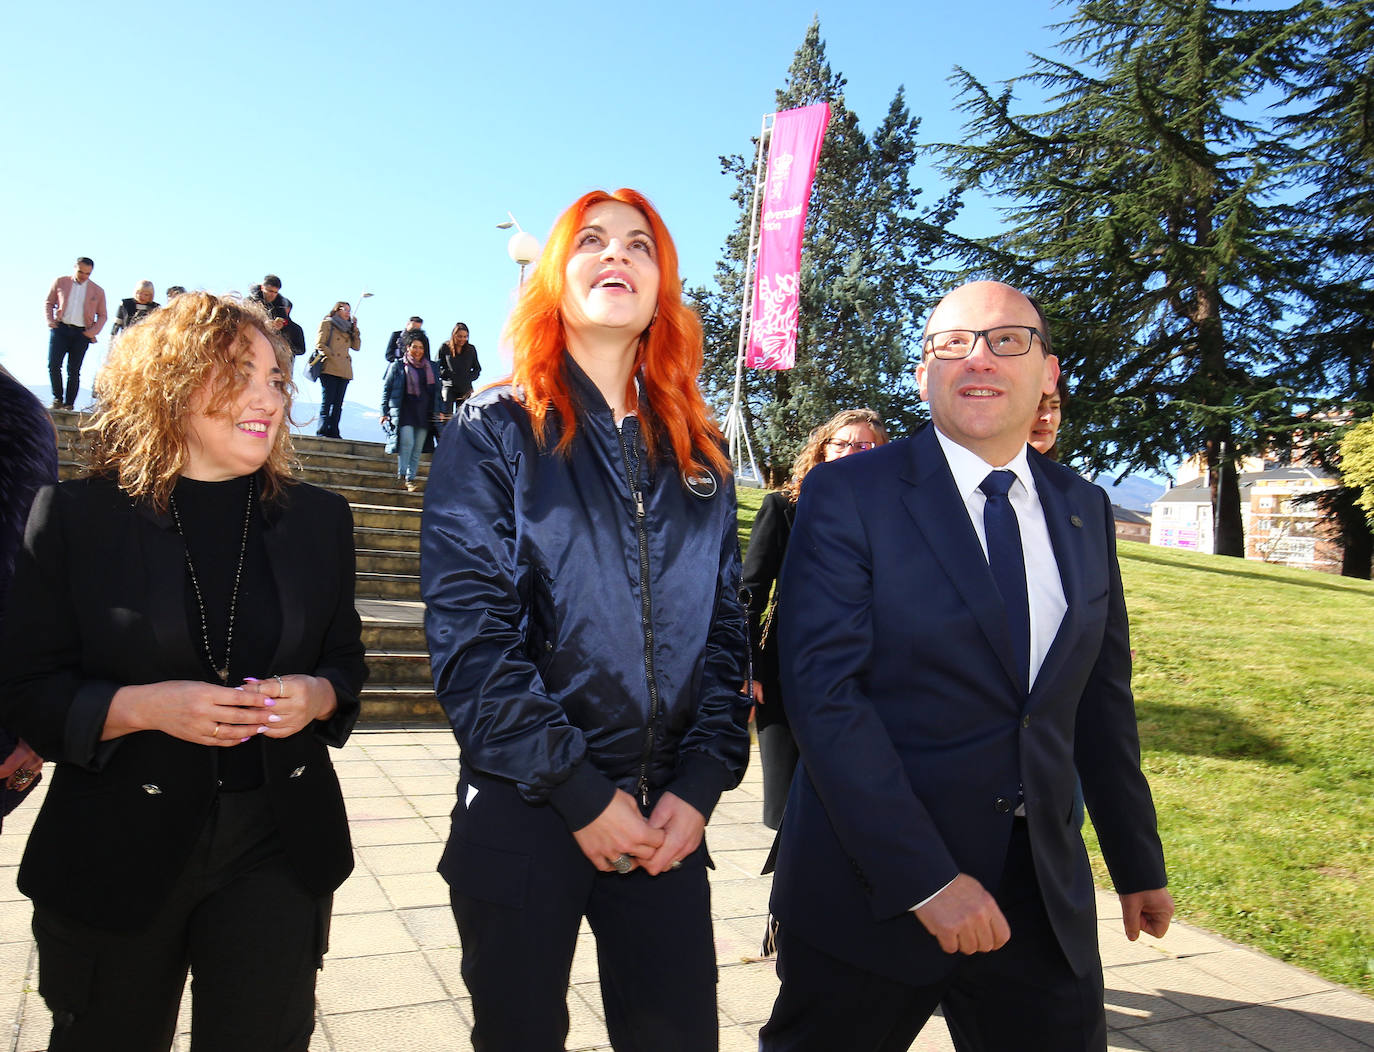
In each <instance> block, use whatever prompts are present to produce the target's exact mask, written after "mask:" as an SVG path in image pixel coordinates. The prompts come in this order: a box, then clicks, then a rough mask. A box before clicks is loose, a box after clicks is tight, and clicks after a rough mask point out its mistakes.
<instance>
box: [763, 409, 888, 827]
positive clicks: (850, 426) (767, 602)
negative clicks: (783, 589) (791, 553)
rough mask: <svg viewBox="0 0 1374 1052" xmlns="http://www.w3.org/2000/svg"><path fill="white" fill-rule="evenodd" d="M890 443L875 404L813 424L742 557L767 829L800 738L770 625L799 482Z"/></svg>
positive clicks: (779, 806)
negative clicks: (790, 721)
mask: <svg viewBox="0 0 1374 1052" xmlns="http://www.w3.org/2000/svg"><path fill="white" fill-rule="evenodd" d="M886 442H887V429H886V428H884V427H883V422H882V418H881V417H879V416H878V414H877V413H875V412H874V411H873V410H872V409H845V410H843V411H841V412H839V413H836V414H835V415H834V416H832V417H831V418H830V419H829V420H827V421H826V422H825V423H823V424H821V425H820V426H819V427H816V428H814V429H813V430H812V432H811V434H810V435H808V436H807V439H806V445H804V446H802V449H801V452H800V453H798V454H797V457H796V459H795V460H794V461H793V462H792V476H791V478H789V479H788V480H787V484H786V485H785V486H783V488H782V489H781V490H779V491H777V492H774V493H770V494H768V496H766V497H764V498H763V504H762V505H761V506H760V507H759V513H758V515H757V516H756V517H755V519H754V527H753V529H752V530H751V531H750V533H749V551H748V553H747V556H746V558H745V560H744V588H745V590H746V592H745V594H746V602H747V603H748V606H749V641H750V644H751V645H752V647H753V653H754V702H755V704H756V705H757V708H756V709H755V710H754V725H755V726H756V727H757V728H758V735H759V761H760V763H761V765H762V767H763V822H764V825H766V826H768V828H769V829H777V828H778V826H779V825H780V824H781V823H782V811H783V805H785V804H786V803H787V791H788V789H789V788H790V787H791V785H792V773H793V771H795V770H796V767H797V745H796V742H794V741H793V740H792V731H791V729H790V728H789V727H788V725H787V713H786V712H785V711H784V708H783V703H782V697H781V693H780V689H779V679H778V652H777V639H776V637H775V635H774V634H773V632H772V631H771V627H772V623H773V615H774V610H775V608H776V602H777V597H776V596H774V594H773V588H774V585H775V584H776V583H777V580H778V574H779V573H780V572H781V571H782V560H783V556H784V555H786V554H787V540H788V537H790V536H791V533H792V520H793V519H794V518H795V517H796V514H797V498H798V497H799V496H800V495H801V487H802V482H803V481H805V479H806V476H807V475H808V474H809V473H810V471H811V469H812V468H814V467H815V466H816V465H817V464H823V463H825V462H826V461H829V460H839V459H840V458H841V457H847V456H849V454H851V453H861V452H863V451H865V450H869V449H872V448H873V447H874V446H881V445H883V444H885V443H886Z"/></svg>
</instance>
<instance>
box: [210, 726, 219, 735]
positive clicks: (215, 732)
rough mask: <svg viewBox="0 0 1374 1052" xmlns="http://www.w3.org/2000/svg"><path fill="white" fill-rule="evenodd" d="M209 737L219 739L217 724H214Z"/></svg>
mask: <svg viewBox="0 0 1374 1052" xmlns="http://www.w3.org/2000/svg"><path fill="white" fill-rule="evenodd" d="M210 737H212V738H218V737H219V724H218V723H216V724H215V729H214V730H213V731H211V732H210Z"/></svg>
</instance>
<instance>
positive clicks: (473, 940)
mask: <svg viewBox="0 0 1374 1052" xmlns="http://www.w3.org/2000/svg"><path fill="white" fill-rule="evenodd" d="M707 861H708V860H707V855H706V849H705V845H704V844H703V845H702V846H701V847H700V848H698V849H697V850H696V851H695V852H694V853H693V854H692V855H690V856H689V857H688V858H686V859H684V860H683V863H682V868H681V869H678V870H671V871H669V872H667V873H663V874H660V875H659V876H657V877H651V876H649V875H648V874H647V873H645V872H644V871H643V870H640V869H636V870H634V871H633V872H631V873H628V874H624V875H621V874H619V873H602V872H600V871H599V870H597V869H596V867H595V866H593V865H592V864H591V863H590V862H589V861H587V859H586V857H585V856H584V855H583V854H582V852H581V850H580V849H579V848H578V846H577V842H576V841H575V840H574V839H573V836H572V834H571V833H570V832H569V831H568V828H567V825H566V824H565V823H564V822H563V819H562V818H561V817H559V815H558V814H557V812H555V811H554V810H553V808H551V807H548V806H536V805H531V804H528V803H526V802H525V801H524V800H523V799H522V798H521V797H520V795H519V793H518V792H517V791H516V789H515V787H514V786H513V785H510V784H508V783H505V782H500V781H497V780H494V779H489V778H484V777H481V776H474V775H472V774H470V773H469V772H467V771H465V772H464V773H463V777H462V780H461V781H460V782H459V785H458V805H457V806H456V807H455V808H454V811H453V826H452V833H451V835H450V837H449V842H448V846H447V847H446V848H445V850H444V856H443V858H442V860H441V861H440V863H439V872H440V873H442V874H443V876H444V879H445V880H447V881H448V883H449V891H450V902H451V904H452V906H453V916H454V919H455V920H456V921H457V922H458V934H459V937H460V938H461V940H462V945H463V981H464V982H465V983H466V984H467V987H468V991H469V992H470V993H471V994H472V1010H473V1017H474V1025H473V1030H472V1044H473V1048H474V1049H476V1050H477V1052H561V1050H562V1049H563V1048H564V1047H565V1046H566V1042H567V1036H568V1008H567V999H568V982H569V978H570V974H571V969H572V960H573V952H574V950H575V949H576V947H577V933H578V927H579V925H580V924H581V921H582V918H583V917H584V916H585V917H586V918H587V922H588V924H589V925H590V927H591V929H592V934H593V937H594V938H595V941H596V954H597V969H598V972H599V975H600V980H601V999H602V1003H603V1006H604V1008H605V1014H606V1030H607V1032H608V1034H609V1036H610V1039H611V1044H612V1046H613V1047H614V1048H615V1049H616V1050H617V1052H712V1050H714V1049H716V1048H718V1047H719V1023H718V1022H717V1017H716V955H715V944H714V940H713V937H712V932H711V900H710V889H709V887H708V885H707V880H706V866H707Z"/></svg>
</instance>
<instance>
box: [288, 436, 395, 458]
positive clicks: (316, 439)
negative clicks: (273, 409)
mask: <svg viewBox="0 0 1374 1052" xmlns="http://www.w3.org/2000/svg"><path fill="white" fill-rule="evenodd" d="M291 444H292V445H293V446H295V448H296V452H297V453H298V454H300V455H301V456H302V457H304V456H305V455H306V454H307V453H326V454H330V455H337V454H340V453H342V454H346V455H348V456H355V457H379V458H380V457H385V456H386V447H385V446H384V445H383V444H382V443H381V442H365V441H363V440H362V439H357V438H323V437H321V436H319V435H303V434H300V433H299V432H293V433H292V435H291Z"/></svg>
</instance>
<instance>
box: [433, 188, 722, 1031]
mask: <svg viewBox="0 0 1374 1052" xmlns="http://www.w3.org/2000/svg"><path fill="white" fill-rule="evenodd" d="M508 331H509V333H510V337H511V343H512V345H513V350H514V361H515V371H514V376H513V378H512V380H511V382H510V383H507V384H503V385H497V386H495V387H492V388H488V389H487V390H485V391H482V392H481V393H479V394H476V395H474V396H472V397H471V398H470V399H468V401H467V403H466V405H465V406H464V409H463V412H462V413H461V414H460V415H459V416H458V417H457V418H455V420H454V421H453V422H452V423H450V424H449V425H448V427H447V428H446V429H445V431H444V437H443V441H442V442H440V443H439V450H438V453H437V455H436V458H435V461H434V465H433V469H432V471H431V476H430V481H429V490H428V494H427V499H426V502H425V519H424V526H423V529H422V532H421V563H420V577H421V590H422V592H423V595H424V599H425V603H426V605H427V611H426V621H425V625H426V631H427V634H428V637H429V644H430V653H431V659H432V664H433V667H434V680H435V691H436V693H437V695H438V697H439V701H440V702H441V703H442V705H443V707H444V710H445V712H446V713H447V715H448V718H449V721H450V722H451V723H452V725H453V729H454V733H455V735H456V736H457V738H458V742H459V744H460V746H461V749H462V755H463V766H462V770H461V772H460V780H459V787H458V793H459V795H458V806H457V807H456V808H454V811H453V822H452V831H451V834H450V837H449V841H448V847H447V849H446V850H445V852H444V856H443V858H442V859H441V860H440V863H439V871H440V873H441V874H443V876H444V878H445V879H446V880H447V881H448V883H449V886H450V901H451V904H452V906H453V912H454V917H455V919H456V920H457V924H458V933H459V936H460V937H461V939H462V943H463V978H464V980H465V981H466V983H467V987H468V990H469V991H470V992H471V994H472V1005H473V1014H474V1019H475V1023H474V1027H473V1033H472V1040H473V1045H474V1047H476V1048H480V1049H486V1050H497V1049H504V1050H510V1052H517V1050H525V1049H535V1048H538V1049H548V1048H562V1047H563V1046H564V1044H565V1042H566V1038H567V1033H568V1012H567V993H568V970H569V968H570V967H571V965H572V959H573V950H574V948H575V946H576V943H577V932H578V927H579V925H580V924H581V922H582V919H583V918H584V917H585V918H587V920H588V921H589V922H590V924H591V928H592V931H593V933H594V934H595V937H596V943H597V957H598V962H599V968H600V972H601V991H602V1000H603V1002H604V1005H605V1013H606V1014H605V1018H606V1028H607V1031H608V1033H609V1035H610V1039H611V1043H612V1045H613V1046H614V1047H615V1048H618V1049H629V1048H652V1049H655V1050H662V1052H673V1050H683V1052H698V1050H703V1049H712V1048H715V1047H716V1044H717V1040H718V1027H717V1021H716V996H715V993H716V962H715V948H714V945H713V942H712V935H711V917H710V889H709V886H708V883H707V879H706V867H707V865H708V860H707V855H706V847H705V842H704V838H703V832H704V828H705V825H706V819H707V817H708V816H709V815H710V813H711V810H712V808H713V807H714V806H715V804H716V801H717V800H718V799H719V797H720V794H721V793H722V792H724V791H725V790H726V789H729V788H731V787H733V786H734V785H735V784H737V783H738V781H739V779H740V776H741V775H742V774H743V772H744V765H745V763H746V762H747V760H748V756H749V736H748V730H747V726H746V720H747V716H748V704H747V702H746V701H745V699H744V698H742V697H741V695H740V692H739V684H740V683H741V682H742V681H743V679H744V676H745V660H744V653H745V628H744V612H743V610H742V608H741V606H740V603H739V597H738V588H739V547H738V544H737V542H736V540H735V500H734V487H733V484H732V478H731V475H730V471H729V462H728V460H727V458H726V456H725V454H724V452H723V450H722V447H721V437H720V432H719V431H718V430H717V428H716V426H715V424H714V422H713V421H712V420H711V417H710V414H709V412H708V410H707V408H706V403H705V401H704V399H703V398H702V396H701V393H700V391H699V390H698V389H697V385H696V377H697V372H698V370H700V368H701V362H702V343H701V326H700V324H699V322H698V321H697V319H696V316H695V315H694V314H693V313H692V312H691V310H690V309H689V308H688V307H687V306H686V305H685V304H684V303H683V302H682V283H681V280H680V278H679V277H678V272H677V253H676V250H675V249H674V247H673V241H672V238H671V237H670V236H669V235H668V231H667V228H666V227H665V226H664V224H663V221H662V219H660V218H659V215H658V213H657V212H656V211H655V210H654V208H653V206H652V205H650V204H649V202H648V201H647V200H646V199H645V198H644V197H643V196H642V195H641V194H638V193H636V192H635V191H633V190H617V191H616V192H614V193H604V192H601V191H597V192H594V193H591V194H587V195H585V196H583V197H581V198H580V199H578V200H577V201H576V202H574V203H573V205H572V206H571V207H570V208H569V209H568V210H567V211H566V212H564V213H563V215H562V216H561V217H560V218H559V220H558V222H557V223H556V224H555V225H554V228H553V231H552V233H551V234H550V235H549V238H548V242H547V245H546V247H545V249H544V252H543V255H542V256H541V257H540V260H539V263H538V264H537V266H536V267H535V270H534V274H533V275H532V276H531V278H530V280H529V282H528V283H527V284H526V286H525V288H524V291H523V292H522V294H521V298H520V302H519V304H518V305H517V307H516V309H515V311H514V313H513V315H512V317H511V321H510V324H509V328H508ZM517 989H518V990H519V991H520V996H519V997H512V996H511V991H512V990H517Z"/></svg>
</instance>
